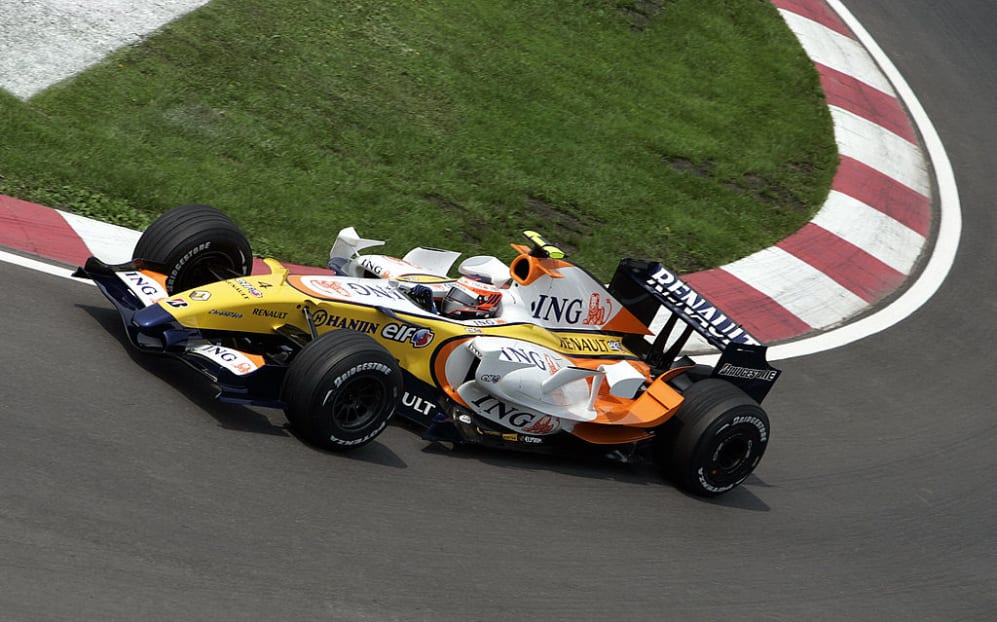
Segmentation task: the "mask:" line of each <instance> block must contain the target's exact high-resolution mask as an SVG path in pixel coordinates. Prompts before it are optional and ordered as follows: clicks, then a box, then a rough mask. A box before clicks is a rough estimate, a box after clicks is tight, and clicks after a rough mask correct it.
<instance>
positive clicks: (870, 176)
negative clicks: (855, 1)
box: [0, 0, 961, 360]
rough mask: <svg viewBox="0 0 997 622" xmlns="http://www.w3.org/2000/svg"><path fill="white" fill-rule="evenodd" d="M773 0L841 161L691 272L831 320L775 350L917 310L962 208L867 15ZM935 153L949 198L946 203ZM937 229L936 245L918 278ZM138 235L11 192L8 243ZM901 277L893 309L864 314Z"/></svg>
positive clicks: (772, 329) (78, 255)
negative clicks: (822, 198)
mask: <svg viewBox="0 0 997 622" xmlns="http://www.w3.org/2000/svg"><path fill="white" fill-rule="evenodd" d="M115 1H117V0H115ZM772 3H773V4H774V5H775V6H776V7H777V8H778V9H779V11H780V13H781V14H782V16H783V18H784V19H785V20H786V23H787V24H788V25H789V27H790V29H791V30H792V31H793V32H794V33H795V34H796V36H797V37H798V39H799V40H800V42H801V44H802V45H803V48H804V49H805V50H806V52H807V53H808V55H809V56H810V57H811V58H812V59H813V61H814V63H815V66H816V67H817V70H818V73H819V75H820V80H821V84H822V86H823V89H824V92H825V94H826V97H827V102H828V105H829V108H830V111H831V115H832V118H833V120H834V131H835V140H836V142H837V145H838V150H839V155H840V165H839V168H838V171H837V174H836V176H835V178H834V180H833V183H832V187H831V191H830V193H829V196H828V199H827V201H826V203H825V204H824V206H823V207H822V208H821V210H820V211H819V212H818V214H817V215H816V216H815V218H814V219H813V220H812V221H811V222H810V223H808V224H807V225H805V226H804V227H803V228H801V229H800V230H799V231H798V232H797V233H795V234H793V235H791V236H790V237H788V238H786V239H785V240H782V241H781V242H779V243H778V244H776V245H775V246H773V247H771V248H768V249H765V250H762V251H759V252H757V253H755V254H753V255H750V256H748V257H745V258H743V259H740V260H738V261H735V262H733V263H731V264H727V265H725V266H722V267H720V268H716V269H713V270H707V271H704V272H698V273H694V274H690V275H687V276H686V277H685V279H686V280H687V281H688V282H689V283H690V284H691V285H692V286H693V287H695V288H696V289H697V290H699V291H700V292H701V293H702V294H704V295H705V296H706V297H707V298H709V299H711V300H714V301H716V302H717V303H718V304H719V305H720V306H721V307H722V308H723V309H724V311H725V312H727V313H728V314H729V315H730V316H731V317H734V318H737V320H738V321H740V322H742V323H743V324H744V326H745V328H747V329H748V330H749V332H751V333H752V334H753V335H755V336H756V337H758V338H759V339H760V340H761V341H763V342H768V343H771V342H776V341H783V340H790V339H793V338H796V337H800V336H804V335H813V334H815V333H824V334H822V335H821V336H820V337H819V338H818V340H819V341H820V343H821V344H822V345H820V346H814V347H813V348H810V349H805V348H803V347H799V346H800V343H801V342H797V343H796V345H795V346H794V344H786V345H784V346H777V347H776V348H775V350H774V353H775V356H773V357H771V358H773V360H774V358H778V357H779V356H795V355H798V354H804V353H806V352H808V351H817V350H818V349H826V348H828V347H836V346H839V345H843V344H844V343H848V342H850V341H853V340H855V339H858V338H861V337H862V336H864V335H866V334H870V333H871V332H877V331H879V330H883V328H885V327H886V326H888V325H890V324H891V323H893V322H896V321H899V320H900V319H902V318H903V317H906V316H907V315H909V314H910V313H911V312H913V309H916V308H917V307H918V306H919V305H920V304H923V302H924V301H925V300H927V298H929V297H930V296H931V294H933V293H934V291H935V290H936V289H937V288H938V287H939V286H940V284H941V281H942V280H944V278H945V276H946V275H947V273H948V269H949V267H950V265H951V261H952V258H953V257H954V254H955V250H956V248H957V245H958V237H959V230H960V227H961V220H960V216H959V206H958V193H957V191H956V188H955V183H954V181H953V179H954V177H953V175H952V173H951V168H950V165H949V163H948V158H947V156H946V155H945V152H944V149H943V148H942V146H941V142H940V141H939V140H938V137H937V135H936V134H935V131H934V128H933V127H932V126H931V123H930V120H928V118H927V115H925V114H924V111H923V110H922V109H921V107H920V104H919V103H918V102H917V99H916V97H914V94H913V93H912V92H911V91H910V89H909V87H907V85H906V83H904V81H903V78H902V77H901V76H900V74H899V72H897V71H896V69H895V68H893V66H892V64H891V63H890V62H889V59H887V58H886V56H885V55H884V54H883V53H882V51H881V50H879V48H878V46H876V44H875V42H874V41H873V40H872V39H871V37H869V36H868V34H867V33H865V31H864V30H863V29H862V27H861V25H860V24H858V22H857V21H856V20H855V19H854V18H853V17H852V16H851V15H850V14H849V13H848V11H847V9H845V7H844V6H843V5H841V3H840V2H839V1H838V0H826V1H825V0H772ZM898 92H899V96H898ZM912 117H913V118H914V120H915V123H912V121H911V118H912ZM915 126H916V127H917V130H915ZM919 136H920V137H921V140H920V141H919ZM922 141H923V142H922ZM925 146H926V147H927V149H926V151H927V154H926V153H925V148H924V147H925ZM929 159H930V161H931V163H932V166H933V169H934V173H935V178H936V184H937V189H938V197H937V199H938V200H937V201H936V203H937V204H940V206H941V207H942V213H941V214H935V215H933V213H932V201H931V192H932V177H931V174H930V172H929V168H928V161H929ZM933 220H938V222H937V223H936V224H935V225H934V228H933ZM933 232H934V235H935V236H936V238H937V242H936V245H935V249H934V250H933V252H932V256H931V257H930V258H929V259H928V261H927V263H926V264H925V267H924V268H923V269H922V270H921V275H920V276H918V278H917V279H916V280H915V281H914V282H913V284H909V283H908V280H909V279H910V277H911V276H912V274H913V273H914V271H915V270H916V269H917V268H918V266H919V262H921V263H924V262H923V258H922V254H923V253H925V251H926V249H927V248H928V246H929V236H930V235H932V234H933ZM138 236H139V233H138V232H136V231H131V230H128V229H125V228H123V227H118V226H115V225H109V224H106V223H100V222H96V221H93V220H89V219H86V218H82V217H79V216H75V215H73V214H69V213H66V212H62V211H58V210H53V209H50V208H46V207H42V206H39V205H34V204H31V203H28V202H25V201H21V200H18V199H13V198H10V197H4V196H0V246H6V247H9V248H13V249H17V250H20V251H25V252H28V253H32V254H35V255H39V256H42V257H47V258H50V259H53V260H56V261H61V262H65V263H69V264H80V263H82V262H83V261H84V260H85V259H86V258H87V257H88V256H90V255H95V256H97V257H100V258H102V259H104V260H105V261H109V262H120V261H126V260H128V259H130V254H131V250H132V248H133V247H134V244H135V242H136V240H137V239H138ZM5 257H9V254H8V253H3V252H2V251H0V259H4V258H5ZM294 267H295V268H300V266H294ZM903 287H906V288H907V291H906V292H905V293H904V294H903V295H901V296H900V297H899V299H898V300H897V301H896V302H894V303H891V304H890V306H889V308H888V311H889V312H888V313H876V314H873V315H872V316H869V317H865V318H863V319H862V320H858V321H852V320H853V318H855V317H856V316H859V315H860V314H861V315H864V314H865V313H866V312H867V311H868V310H869V309H870V308H871V307H872V306H874V305H876V304H877V303H879V302H881V301H883V300H884V299H886V298H887V297H889V296H891V295H894V294H895V293H896V292H898V290H900V289H901V288H903ZM836 327H839V328H836ZM841 327H843V328H841ZM832 329H835V330H832ZM828 331H829V332H828ZM808 341H811V342H813V341H815V340H814V339H813V338H811V339H810V340H808ZM779 352H782V354H781V355H780V354H778V353H779Z"/></svg>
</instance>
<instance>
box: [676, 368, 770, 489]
mask: <svg viewBox="0 0 997 622" xmlns="http://www.w3.org/2000/svg"><path fill="white" fill-rule="evenodd" d="M684 397H685V400H684V401H683V402H682V405H681V406H680V407H679V411H678V413H676V415H675V417H674V420H673V421H671V422H669V423H668V424H666V427H667V428H668V429H667V431H663V434H662V436H661V438H662V441H661V442H662V444H663V446H662V447H660V450H661V454H659V456H660V458H661V460H662V462H663V465H664V466H665V470H666V472H667V474H668V475H669V476H670V477H671V478H672V479H673V480H674V481H675V482H676V483H677V484H678V485H679V486H680V487H682V488H683V489H685V490H686V491H688V492H690V493H692V494H694V495H698V496H703V497H714V496H716V495H719V494H723V493H725V492H727V491H729V490H731V489H732V488H734V487H735V486H737V485H738V484H740V483H741V482H743V481H744V480H745V479H747V478H748V476H749V475H751V473H752V472H753V471H754V470H755V467H756V466H758V463H759V461H761V459H762V455H763V454H764V453H765V448H766V446H767V445H768V439H769V433H770V428H769V420H768V415H766V414H765V411H764V410H762V407H761V406H759V405H758V402H756V401H755V400H753V399H751V398H750V397H749V396H748V395H747V394H745V393H744V392H743V391H741V390H740V389H738V388H737V387H735V386H734V385H732V384H730V383H729V382H726V381H723V380H718V379H715V378H709V379H706V380H701V381H699V382H696V383H695V384H693V385H692V386H691V387H690V388H689V389H688V390H687V391H686V392H685V394H684Z"/></svg>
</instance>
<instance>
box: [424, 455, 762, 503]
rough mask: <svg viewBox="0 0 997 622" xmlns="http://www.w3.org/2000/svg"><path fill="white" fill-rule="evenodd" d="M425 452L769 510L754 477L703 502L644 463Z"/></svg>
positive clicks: (593, 457)
mask: <svg viewBox="0 0 997 622" xmlns="http://www.w3.org/2000/svg"><path fill="white" fill-rule="evenodd" d="M423 451H425V452H429V453H436V454H445V455H447V456H448V457H451V458H453V459H455V460H476V461H478V462H481V463H484V464H488V465H490V466H494V467H498V468H504V469H519V470H523V471H541V470H543V471H551V472H554V473H558V474H561V475H565V476H568V477H582V478H588V479H599V480H606V481H614V482H619V483H622V484H631V485H638V486H656V487H659V488H661V489H662V492H663V493H668V494H674V495H676V496H678V497H685V498H687V499H689V500H692V501H696V502H701V503H707V504H710V505H717V506H721V507H728V508H732V509H739V510H747V511H751V512H768V511H770V510H771V508H770V507H769V506H768V504H766V503H765V502H764V501H762V500H761V499H760V498H759V497H758V496H757V495H755V494H754V493H753V492H752V490H751V489H752V488H756V487H761V488H765V487H767V484H765V483H764V482H763V481H762V480H761V479H759V478H758V477H757V476H754V475H752V476H750V477H748V479H747V480H746V481H745V482H744V483H743V484H742V485H740V486H738V487H737V488H735V489H734V490H731V491H730V492H727V493H725V494H722V495H720V496H718V497H713V498H703V497H696V496H694V495H690V494H688V493H686V492H684V491H682V490H680V489H679V488H678V487H676V486H675V485H674V484H672V482H670V481H669V480H668V479H667V478H665V477H664V476H663V475H662V474H661V471H660V470H659V468H658V466H657V465H655V464H653V463H651V462H649V461H647V460H644V459H635V460H632V461H630V462H625V461H620V460H617V459H614V458H610V457H606V456H601V455H597V454H596V455H593V454H589V453H579V454H575V453H566V454H560V453H557V454H532V453H526V452H516V451H510V450H504V449H497V448H492V447H483V446H480V445H456V446H454V445H452V444H450V443H438V442H432V443H429V444H427V445H426V447H425V448H424V449H423Z"/></svg>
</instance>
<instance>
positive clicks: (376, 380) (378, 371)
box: [282, 330, 402, 451]
mask: <svg viewBox="0 0 997 622" xmlns="http://www.w3.org/2000/svg"><path fill="white" fill-rule="evenodd" d="M282 395H283V400H284V403H285V404H286V406H285V408H284V414H285V416H286V417H287V420H288V421H289V422H290V424H291V427H292V428H293V429H294V431H295V432H296V433H297V434H298V435H299V436H300V437H301V438H302V439H303V440H305V441H307V442H309V443H311V444H313V445H315V446H317V447H321V448H323V449H328V450H331V451H346V450H349V449H356V448H358V447H362V446H363V445H366V444H367V443H369V442H370V441H372V440H374V439H375V438H376V437H377V435H378V434H380V433H381V432H382V431H383V430H384V428H385V426H387V424H388V420H389V419H390V418H391V416H392V415H393V414H394V412H395V408H396V407H397V405H398V403H399V401H400V400H401V395H402V374H401V371H400V369H399V367H398V362H397V361H396V360H395V358H394V357H393V356H391V354H390V353H389V352H388V351H387V350H386V349H384V347H383V346H382V345H381V344H379V343H377V342H376V341H374V339H372V338H371V337H369V336H367V335H364V334H361V333H357V332H354V331H349V330H335V331H331V332H328V333H325V334H323V335H320V336H319V337H318V338H317V339H315V340H314V341H311V342H310V343H308V345H306V346H305V348H304V349H303V350H302V351H301V352H300V353H299V354H298V355H297V356H296V357H295V358H294V359H293V360H292V361H291V364H290V366H289V368H288V370H287V375H286V376H285V377H284V386H283V390H282Z"/></svg>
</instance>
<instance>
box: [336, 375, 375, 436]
mask: <svg viewBox="0 0 997 622" xmlns="http://www.w3.org/2000/svg"><path fill="white" fill-rule="evenodd" d="M384 396H385V391H384V385H382V384H381V382H380V381H379V380H378V379H377V378H373V377H371V378H355V379H353V380H351V381H350V382H348V383H347V384H345V385H344V386H342V387H340V388H339V390H338V391H337V392H336V396H335V398H334V399H333V401H332V403H331V404H330V405H329V406H330V411H331V412H330V416H331V417H332V420H333V422H334V423H335V424H336V427H337V428H339V429H340V430H343V431H344V432H355V431H357V430H362V429H363V428H365V427H366V426H367V425H369V424H370V423H371V422H372V421H375V420H376V419H377V418H378V416H379V414H380V412H381V408H382V406H383V404H384Z"/></svg>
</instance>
